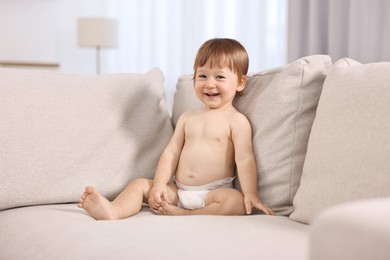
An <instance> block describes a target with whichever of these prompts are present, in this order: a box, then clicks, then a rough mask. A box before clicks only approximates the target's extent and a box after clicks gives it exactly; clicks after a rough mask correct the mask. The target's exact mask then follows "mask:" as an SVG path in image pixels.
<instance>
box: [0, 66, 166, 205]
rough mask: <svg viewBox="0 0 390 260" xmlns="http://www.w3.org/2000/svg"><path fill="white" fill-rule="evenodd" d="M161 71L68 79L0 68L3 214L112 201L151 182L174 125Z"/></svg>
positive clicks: (53, 73)
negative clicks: (93, 198) (87, 195)
mask: <svg viewBox="0 0 390 260" xmlns="http://www.w3.org/2000/svg"><path fill="white" fill-rule="evenodd" d="M163 81H164V77H163V74H162V72H161V71H160V70H159V69H152V70H151V71H149V72H147V73H145V74H116V75H66V74H61V73H56V72H44V71H28V70H12V69H0V210H2V209H7V208H12V207H19V206H28V205H37V204H48V203H66V202H76V201H78V199H79V198H80V195H81V193H82V192H83V190H84V187H85V186H86V185H94V186H96V187H97V188H98V189H99V191H101V192H102V193H103V194H104V195H105V196H107V197H108V198H113V197H115V196H116V195H117V194H118V193H119V192H120V191H121V190H122V189H123V188H124V187H125V186H126V185H127V183H128V182H129V181H131V180H133V179H135V178H137V177H148V178H153V176H154V173H155V169H156V166H157V162H158V160H159V156H160V154H161V152H162V150H163V149H164V147H165V145H166V144H167V143H168V141H169V139H170V137H171V135H172V133H173V127H172V124H171V121H170V116H169V113H168V110H167V108H166V105H165V101H164V98H163Z"/></svg>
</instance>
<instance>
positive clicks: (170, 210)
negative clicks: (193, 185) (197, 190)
mask: <svg viewBox="0 0 390 260" xmlns="http://www.w3.org/2000/svg"><path fill="white" fill-rule="evenodd" d="M159 213H160V214H162V215H245V205H244V197H243V195H242V193H241V192H240V191H238V190H235V189H233V188H220V189H216V190H213V191H210V192H209V193H208V194H207V196H206V200H205V207H204V208H201V209H194V210H188V209H182V208H178V207H176V206H174V205H171V204H168V203H164V204H163V207H162V209H160V211H159Z"/></svg>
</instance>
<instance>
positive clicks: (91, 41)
mask: <svg viewBox="0 0 390 260" xmlns="http://www.w3.org/2000/svg"><path fill="white" fill-rule="evenodd" d="M78 40H79V46H89V47H91V46H92V47H95V48H96V73H97V74H100V48H101V47H116V46H117V45H118V22H117V21H116V20H114V19H109V18H79V20H78Z"/></svg>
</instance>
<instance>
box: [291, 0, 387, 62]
mask: <svg viewBox="0 0 390 260" xmlns="http://www.w3.org/2000/svg"><path fill="white" fill-rule="evenodd" d="M288 9H289V10H288V31H289V32H288V61H292V60H295V59H297V58H299V57H302V56H307V55H311V54H320V53H321V54H328V55H330V56H331V57H332V60H333V61H336V60H337V59H339V58H342V57H349V58H353V59H355V60H358V61H359V62H362V63H368V62H375V61H390V48H389V46H390V1H388V0H290V1H289V7H288Z"/></svg>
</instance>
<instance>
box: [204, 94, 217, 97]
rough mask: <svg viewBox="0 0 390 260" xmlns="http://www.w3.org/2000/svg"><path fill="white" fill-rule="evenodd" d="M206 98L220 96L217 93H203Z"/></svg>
mask: <svg viewBox="0 0 390 260" xmlns="http://www.w3.org/2000/svg"><path fill="white" fill-rule="evenodd" d="M205 95H206V96H209V97H216V96H219V95H220V94H219V93H205Z"/></svg>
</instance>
